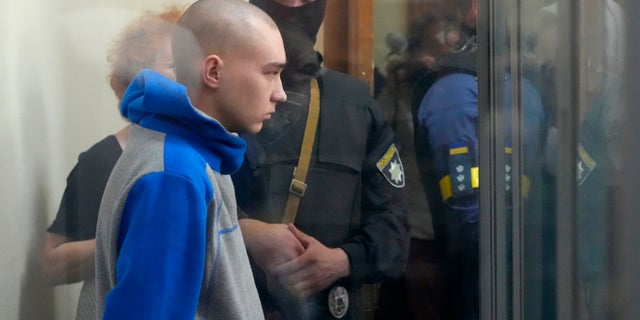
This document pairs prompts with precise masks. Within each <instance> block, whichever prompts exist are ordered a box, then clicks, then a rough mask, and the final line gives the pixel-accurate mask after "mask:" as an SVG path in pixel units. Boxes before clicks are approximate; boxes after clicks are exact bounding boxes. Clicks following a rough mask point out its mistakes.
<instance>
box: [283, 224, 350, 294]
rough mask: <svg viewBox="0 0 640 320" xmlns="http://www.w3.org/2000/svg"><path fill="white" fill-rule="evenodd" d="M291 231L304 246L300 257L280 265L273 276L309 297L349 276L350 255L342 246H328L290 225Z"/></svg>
mask: <svg viewBox="0 0 640 320" xmlns="http://www.w3.org/2000/svg"><path fill="white" fill-rule="evenodd" d="M289 230H291V232H292V233H293V234H294V235H295V236H296V238H298V240H300V242H301V243H302V245H304V248H305V251H304V253H302V254H301V255H300V256H299V257H297V258H295V259H293V260H291V261H289V262H287V263H284V264H282V265H280V266H278V267H276V268H275V269H274V271H273V275H274V276H276V277H277V279H278V281H279V282H280V283H282V284H283V285H284V286H285V287H286V288H288V289H289V290H290V291H291V292H292V293H293V294H295V295H297V296H299V297H308V296H310V295H312V294H314V293H316V292H319V291H321V290H323V289H326V288H327V287H329V286H330V285H331V284H332V283H334V282H335V281H336V280H338V279H340V278H343V277H346V276H348V275H349V258H348V257H347V254H346V253H345V252H344V251H343V250H342V249H340V248H327V247H326V246H324V245H323V244H322V243H320V242H319V241H318V240H316V239H315V238H313V237H311V236H309V235H307V234H305V233H304V232H302V231H300V230H298V229H297V228H296V227H294V226H293V224H289Z"/></svg>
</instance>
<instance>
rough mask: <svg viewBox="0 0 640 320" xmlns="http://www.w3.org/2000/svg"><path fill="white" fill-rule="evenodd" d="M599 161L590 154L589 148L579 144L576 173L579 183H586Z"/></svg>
mask: <svg viewBox="0 0 640 320" xmlns="http://www.w3.org/2000/svg"><path fill="white" fill-rule="evenodd" d="M597 166H598V163H597V162H596V161H595V160H594V159H593V158H592V157H591V155H589V153H588V152H587V150H585V149H584V147H582V145H581V144H578V172H577V173H576V176H577V179H578V185H581V184H582V183H584V182H585V181H586V180H587V178H588V177H589V175H590V174H591V172H593V170H594V169H595V168H596V167H597Z"/></svg>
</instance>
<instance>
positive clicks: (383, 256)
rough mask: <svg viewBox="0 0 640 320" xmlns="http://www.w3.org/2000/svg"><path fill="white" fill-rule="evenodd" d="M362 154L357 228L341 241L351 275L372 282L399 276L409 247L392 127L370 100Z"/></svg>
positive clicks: (401, 170) (402, 176)
mask: <svg viewBox="0 0 640 320" xmlns="http://www.w3.org/2000/svg"><path fill="white" fill-rule="evenodd" d="M369 111H370V113H369V114H370V116H371V126H370V131H369V136H368V143H367V144H368V145H367V155H366V160H365V163H364V165H363V170H362V217H361V229H360V231H359V232H358V233H357V234H355V235H354V236H353V237H352V238H351V239H349V240H348V241H347V242H345V243H343V244H342V245H340V248H342V249H343V250H344V251H345V252H346V253H347V256H348V257H349V262H350V264H351V277H352V278H353V279H356V280H357V281H365V282H374V281H379V280H380V278H381V277H398V276H399V275H400V274H401V273H402V272H403V270H404V267H405V265H406V261H407V258H408V253H409V226H408V222H407V208H406V198H405V194H404V171H403V168H402V160H401V159H400V157H399V153H398V151H397V147H396V145H395V143H394V133H393V131H392V130H391V128H390V126H389V125H388V123H387V122H386V121H385V120H384V116H383V115H382V112H381V111H380V109H379V108H378V107H377V105H375V103H372V104H371V106H370V108H369Z"/></svg>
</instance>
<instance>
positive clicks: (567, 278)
mask: <svg viewBox="0 0 640 320" xmlns="http://www.w3.org/2000/svg"><path fill="white" fill-rule="evenodd" d="M558 5H559V12H558V16H559V17H567V18H568V19H558V29H559V30H558V44H557V48H559V49H560V48H562V50H557V58H558V60H557V66H558V69H557V86H558V88H562V91H558V92H563V93H566V94H559V95H558V103H557V108H558V117H557V119H558V145H559V146H564V147H563V148H558V153H557V154H558V157H559V159H558V162H557V169H556V172H557V178H558V180H557V193H556V199H557V201H556V203H557V204H556V261H557V264H556V286H557V297H556V298H557V300H556V304H557V319H566V320H571V319H577V312H578V305H577V292H578V290H577V281H576V271H577V269H576V253H577V250H576V245H577V236H576V221H577V217H576V204H577V195H576V170H562V169H563V168H575V167H576V163H577V156H576V151H575V150H577V128H578V111H579V108H578V106H580V105H581V103H582V101H580V100H581V99H580V81H578V80H579V79H580V63H581V61H580V59H578V58H576V57H580V51H581V50H580V48H581V41H580V38H581V37H579V36H577V35H580V29H581V28H580V23H581V19H580V17H581V9H582V8H581V6H580V0H567V1H559V2H558Z"/></svg>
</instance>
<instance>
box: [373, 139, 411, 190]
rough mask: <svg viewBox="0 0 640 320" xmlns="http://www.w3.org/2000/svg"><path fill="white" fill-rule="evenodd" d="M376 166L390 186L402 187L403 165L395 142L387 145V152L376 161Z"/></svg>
mask: <svg viewBox="0 0 640 320" xmlns="http://www.w3.org/2000/svg"><path fill="white" fill-rule="evenodd" d="M376 167H378V170H380V172H381V173H382V175H383V176H384V178H385V179H387V181H389V183H390V184H391V185H392V186H394V187H396V188H402V187H404V167H403V166H402V160H400V154H399V153H398V149H397V148H396V145H395V144H391V145H390V146H389V149H387V152H385V153H384V155H382V157H381V158H380V160H378V162H377V163H376Z"/></svg>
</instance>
